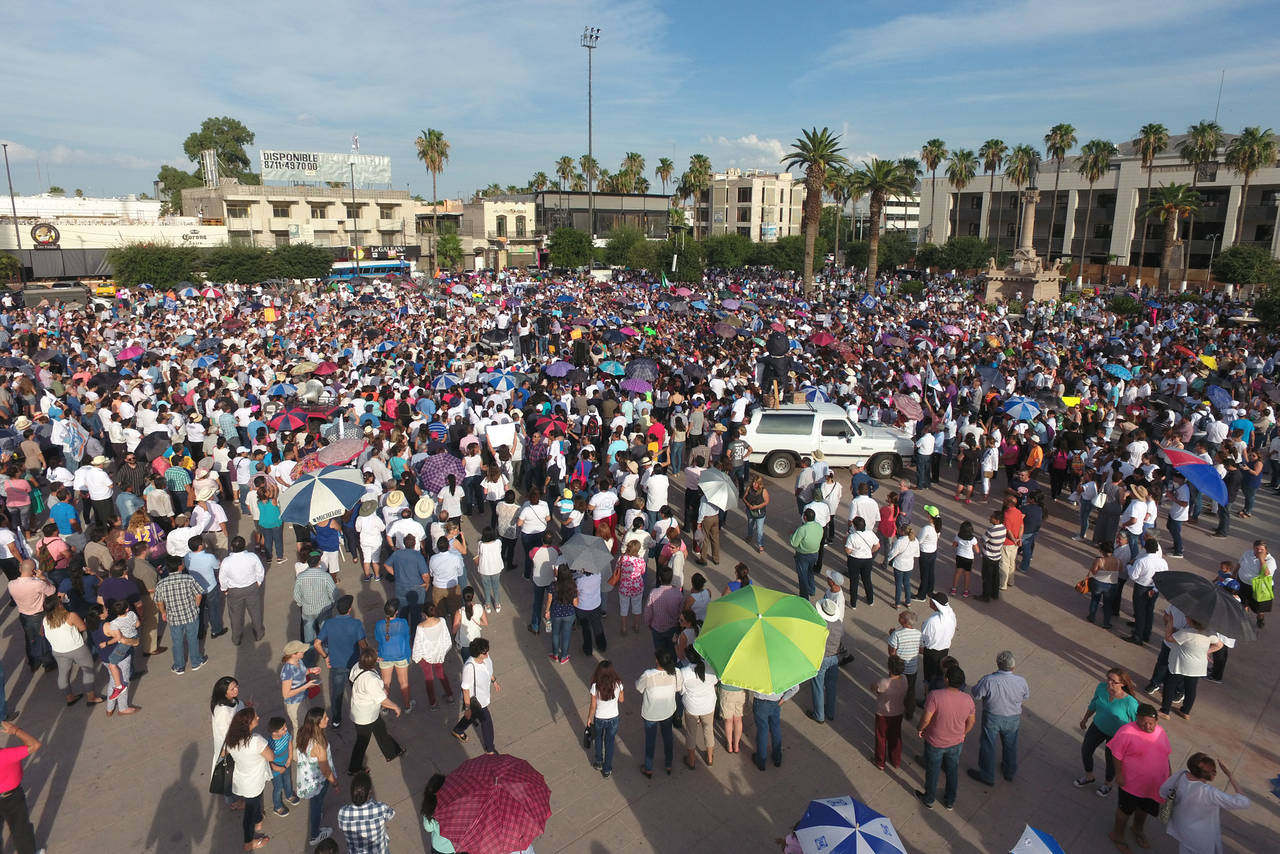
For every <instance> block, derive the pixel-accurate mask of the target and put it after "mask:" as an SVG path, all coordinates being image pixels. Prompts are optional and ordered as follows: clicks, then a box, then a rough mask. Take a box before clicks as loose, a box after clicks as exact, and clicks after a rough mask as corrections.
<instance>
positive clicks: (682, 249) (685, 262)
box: [654, 238, 706, 283]
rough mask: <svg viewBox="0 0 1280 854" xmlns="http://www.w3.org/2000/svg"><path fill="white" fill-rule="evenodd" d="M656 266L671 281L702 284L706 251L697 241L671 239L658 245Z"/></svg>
mask: <svg viewBox="0 0 1280 854" xmlns="http://www.w3.org/2000/svg"><path fill="white" fill-rule="evenodd" d="M673 257H674V258H675V259H676V269H675V270H672V269H671V261H672V258H673ZM654 266H656V267H657V268H658V269H659V270H661V271H662V272H664V273H666V274H667V278H668V279H669V280H671V281H675V282H693V283H700V282H701V281H702V272H703V270H704V269H705V268H706V251H705V249H704V248H703V245H702V243H700V242H699V241H697V240H685V241H680V240H679V239H677V238H670V239H668V240H667V241H666V242H665V243H659V244H657V247H656V249H655V250H654Z"/></svg>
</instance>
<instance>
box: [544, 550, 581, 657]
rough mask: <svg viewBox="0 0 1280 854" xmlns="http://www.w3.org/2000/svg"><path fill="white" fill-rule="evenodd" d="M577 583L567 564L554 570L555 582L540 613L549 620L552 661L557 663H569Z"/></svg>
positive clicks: (575, 613)
mask: <svg viewBox="0 0 1280 854" xmlns="http://www.w3.org/2000/svg"><path fill="white" fill-rule="evenodd" d="M577 606H578V585H577V583H576V582H574V580H573V571H572V570H570V569H569V567H567V566H562V567H560V568H559V569H557V570H556V583H555V589H554V590H553V592H552V594H551V596H550V597H548V599H547V604H546V608H545V610H544V611H543V613H542V618H543V620H544V621H545V620H550V621H551V655H550V658H551V660H552V661H554V662H556V663H558V664H568V663H569V643H570V641H571V640H573V624H574V621H575V620H576V619H577V615H578V608H577Z"/></svg>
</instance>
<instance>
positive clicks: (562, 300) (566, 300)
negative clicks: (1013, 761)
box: [556, 294, 573, 303]
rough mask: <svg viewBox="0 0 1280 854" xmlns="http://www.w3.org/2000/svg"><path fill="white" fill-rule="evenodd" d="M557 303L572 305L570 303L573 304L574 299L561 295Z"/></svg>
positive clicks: (557, 298)
mask: <svg viewBox="0 0 1280 854" xmlns="http://www.w3.org/2000/svg"><path fill="white" fill-rule="evenodd" d="M556 302H558V303H570V302H573V297H571V296H569V295H568V294H561V295H560V296H558V297H556Z"/></svg>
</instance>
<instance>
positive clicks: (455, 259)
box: [432, 224, 462, 273]
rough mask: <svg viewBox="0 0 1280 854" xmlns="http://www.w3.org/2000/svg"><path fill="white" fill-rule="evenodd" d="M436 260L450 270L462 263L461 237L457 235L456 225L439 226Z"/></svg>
mask: <svg viewBox="0 0 1280 854" xmlns="http://www.w3.org/2000/svg"><path fill="white" fill-rule="evenodd" d="M436 260H437V263H439V264H440V266H441V267H443V268H447V269H450V270H456V269H457V268H458V265H459V264H461V263H462V239H461V238H459V237H458V229H457V227H455V226H453V225H449V224H446V225H444V226H442V227H441V229H440V239H439V240H437V241H436ZM432 272H433V273H434V272H435V271H434V270H433V271H432Z"/></svg>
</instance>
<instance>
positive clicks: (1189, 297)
mask: <svg viewBox="0 0 1280 854" xmlns="http://www.w3.org/2000/svg"><path fill="white" fill-rule="evenodd" d="M1173 302H1178V303H1186V302H1200V294H1198V293H1196V292H1195V291H1183V292H1182V293H1180V294H1174V295H1173Z"/></svg>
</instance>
